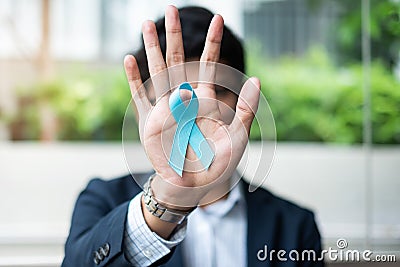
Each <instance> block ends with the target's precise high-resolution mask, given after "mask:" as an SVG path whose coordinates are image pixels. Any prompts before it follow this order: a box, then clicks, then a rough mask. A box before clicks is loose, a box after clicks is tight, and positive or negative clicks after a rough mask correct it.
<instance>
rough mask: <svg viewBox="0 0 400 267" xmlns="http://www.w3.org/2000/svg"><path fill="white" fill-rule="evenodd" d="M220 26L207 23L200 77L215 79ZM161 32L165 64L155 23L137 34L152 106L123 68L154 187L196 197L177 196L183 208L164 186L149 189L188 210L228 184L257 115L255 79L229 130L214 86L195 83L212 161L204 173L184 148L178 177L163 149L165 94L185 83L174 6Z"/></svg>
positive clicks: (129, 65) (135, 76)
mask: <svg viewBox="0 0 400 267" xmlns="http://www.w3.org/2000/svg"><path fill="white" fill-rule="evenodd" d="M223 25H224V22H223V19H222V17H221V16H220V15H215V16H214V18H213V19H212V21H211V23H210V26H209V30H208V34H207V37H206V40H205V46H204V50H203V53H202V56H201V58H200V61H201V64H200V65H201V68H204V69H202V72H203V73H207V75H209V76H210V77H213V76H214V75H215V64H216V63H218V62H219V54H220V47H221V40H222V35H223ZM165 27H166V42H167V51H166V60H164V58H163V55H162V52H161V49H160V44H159V41H158V35H157V32H156V27H155V25H154V23H153V22H152V21H146V22H145V23H144V24H143V29H142V30H143V39H144V43H145V49H146V55H147V61H148V66H149V72H150V75H151V78H152V82H153V85H154V94H155V97H156V103H155V105H152V104H151V103H150V101H149V99H148V97H147V95H146V91H145V90H146V89H145V87H144V86H143V83H142V81H141V78H140V73H139V68H138V65H137V62H136V60H135V58H134V57H133V56H130V55H129V56H127V57H126V58H125V60H124V66H125V71H126V75H127V78H128V82H129V85H130V89H131V93H132V98H133V100H134V102H135V105H136V107H137V110H138V115H139V128H140V138H141V142H142V144H143V146H144V149H145V151H146V154H147V156H148V158H149V160H150V162H151V164H152V166H153V168H154V170H155V171H156V173H157V174H158V177H159V178H160V179H159V181H164V182H168V183H164V184H163V185H166V184H170V185H175V186H177V187H180V188H181V187H185V188H186V189H187V188H191V189H195V188H197V189H198V188H201V190H197V191H196V192H195V191H192V192H195V193H193V194H188V195H187V196H186V197H185V196H182V194H181V193H182V192H180V195H179V197H180V201H183V202H188V203H182V202H180V203H174V201H173V200H171V201H169V199H168V198H171V199H172V198H177V196H176V192H172V191H173V189H172V187H170V189H168V187H166V186H163V189H162V188H161V187H160V186H159V189H157V188H153V189H154V190H155V191H156V192H155V194H156V195H157V194H159V195H158V196H160V197H161V195H162V198H164V201H168V202H169V203H174V204H175V205H178V206H190V205H195V204H197V203H198V202H199V201H200V199H201V198H202V197H204V196H205V195H206V194H207V193H208V192H209V191H211V190H213V188H215V187H217V186H218V185H220V184H221V183H223V182H224V181H227V180H228V178H229V177H230V176H231V175H232V173H233V172H234V170H235V169H236V167H237V165H238V163H239V161H240V159H241V157H242V155H243V152H244V150H245V147H246V144H247V142H248V134H249V130H250V126H251V123H252V121H253V119H254V114H255V112H256V111H257V106H258V100H259V95H260V91H259V88H260V82H259V80H258V79H257V78H250V79H249V80H248V81H246V83H245V84H244V86H243V88H242V90H241V92H240V95H239V98H238V102H237V106H236V113H235V117H234V119H233V121H232V122H231V123H230V124H229V125H228V124H226V123H225V122H224V121H222V118H221V113H220V110H219V105H218V101H217V99H216V93H215V87H214V85H213V84H210V83H198V86H197V88H195V92H196V94H197V96H198V99H199V107H200V108H199V114H198V118H197V119H196V124H197V125H198V126H199V128H200V130H201V132H202V133H203V135H204V136H205V137H206V138H207V139H208V141H209V143H210V145H211V147H212V148H213V149H214V152H215V158H214V161H213V163H212V164H211V166H210V167H209V168H208V169H203V170H201V168H200V167H201V166H199V165H198V163H199V162H198V161H197V163H196V160H197V157H196V154H195V153H194V151H193V149H192V148H191V147H190V146H189V147H188V149H187V154H186V158H187V161H186V162H185V168H184V171H183V175H182V177H180V176H179V175H178V174H177V173H176V172H175V171H174V170H173V169H172V168H171V167H170V166H169V164H168V159H169V158H168V157H169V152H168V151H169V149H170V147H168V146H171V145H172V140H173V135H174V133H175V130H176V122H175V120H174V119H173V117H172V116H171V111H170V107H169V103H168V102H169V98H170V95H171V91H170V90H169V89H170V88H171V84H172V85H176V84H179V83H181V82H185V81H187V77H186V70H185V65H184V64H183V63H185V56H184V49H183V40H182V32H181V25H180V20H179V14H178V10H177V9H176V8H175V7H173V6H168V7H167V9H166V12H165ZM188 97H190V96H182V98H183V99H185V98H186V99H187V98H188ZM192 161H194V162H192ZM189 169H190V171H189ZM193 170H198V171H193ZM161 191H163V192H161ZM182 199H183V200H182Z"/></svg>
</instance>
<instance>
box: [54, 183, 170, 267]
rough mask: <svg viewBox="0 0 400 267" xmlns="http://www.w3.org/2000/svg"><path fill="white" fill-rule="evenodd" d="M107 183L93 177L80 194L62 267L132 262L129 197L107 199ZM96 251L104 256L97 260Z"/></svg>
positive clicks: (127, 264) (114, 264) (110, 266)
mask: <svg viewBox="0 0 400 267" xmlns="http://www.w3.org/2000/svg"><path fill="white" fill-rule="evenodd" d="M106 184H107V182H104V181H102V180H100V179H94V180H92V181H90V182H89V184H88V186H87V188H86V189H85V190H84V191H83V192H82V193H81V194H80V195H79V197H78V200H77V202H76V204H75V208H74V212H73V215H72V221H71V228H70V233H69V236H68V239H67V242H66V244H65V257H64V261H63V263H62V267H79V266H84V267H90V266H107V267H116V266H118V267H124V266H132V265H131V264H130V263H129V262H128V261H127V260H126V258H125V255H124V251H123V238H124V231H125V222H126V218H127V212H128V205H129V201H126V202H123V203H122V204H120V205H118V206H116V207H112V206H111V204H110V203H111V202H109V201H107V200H106V195H107V194H109V193H108V192H107V188H106V187H105V185H106ZM96 253H98V254H100V256H101V257H100V258H101V260H96ZM171 255H172V253H170V254H168V255H167V256H166V257H164V258H162V259H161V260H160V261H159V262H156V263H155V264H154V265H156V266H158V265H159V264H160V263H163V262H166V261H168V259H169V258H170V256H171ZM97 256H98V255H97ZM97 258H99V257H97Z"/></svg>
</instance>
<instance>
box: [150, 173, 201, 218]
mask: <svg viewBox="0 0 400 267" xmlns="http://www.w3.org/2000/svg"><path fill="white" fill-rule="evenodd" d="M155 176H157V175H156V174H154V175H152V176H150V177H149V180H148V181H147V182H146V183H145V185H144V188H143V199H142V202H143V203H144V206H145V209H146V210H147V211H148V212H149V213H150V214H151V215H153V216H155V217H157V218H159V219H160V220H163V221H166V222H169V223H176V224H181V223H182V222H183V221H184V220H185V219H186V217H187V216H188V215H189V214H190V212H192V211H193V210H194V209H195V208H196V207H197V206H194V207H181V206H176V205H171V204H168V203H163V202H160V201H159V200H158V199H156V197H155V196H154V193H153V189H152V185H153V179H154V177H155Z"/></svg>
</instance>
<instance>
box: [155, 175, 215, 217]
mask: <svg viewBox="0 0 400 267" xmlns="http://www.w3.org/2000/svg"><path fill="white" fill-rule="evenodd" d="M151 189H152V192H153V195H154V198H155V199H156V200H157V201H158V202H159V203H161V204H162V205H164V206H166V207H169V208H172V209H176V210H183V211H187V210H190V209H194V208H196V207H197V206H198V204H199V203H200V201H201V199H202V198H203V197H204V196H205V195H206V194H207V192H208V190H207V191H206V188H205V187H186V186H180V185H176V184H173V183H171V182H169V181H168V180H167V179H165V177H161V176H160V175H159V174H154V175H153V179H152V183H151Z"/></svg>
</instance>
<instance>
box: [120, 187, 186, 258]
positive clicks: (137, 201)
mask: <svg viewBox="0 0 400 267" xmlns="http://www.w3.org/2000/svg"><path fill="white" fill-rule="evenodd" d="M142 194H143V193H140V194H138V195H136V196H135V197H134V198H133V199H132V200H131V202H130V203H129V208H128V217H127V220H126V225H125V233H124V244H123V246H124V251H125V257H126V259H127V260H128V261H129V262H130V263H131V264H132V265H134V266H149V265H151V264H153V263H154V262H156V261H158V260H159V259H161V258H163V257H164V256H166V255H168V254H169V253H170V252H171V249H172V248H173V247H175V246H176V245H178V244H179V243H180V242H182V240H183V239H184V238H185V236H186V225H187V220H186V219H185V221H183V222H182V224H180V225H178V226H177V227H176V228H175V230H174V232H173V233H172V236H171V238H170V239H169V240H165V239H163V238H162V237H160V236H159V235H157V234H156V233H155V232H153V231H151V230H150V228H149V227H148V225H147V224H146V222H145V220H144V216H143V212H142V205H141V197H142Z"/></svg>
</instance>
